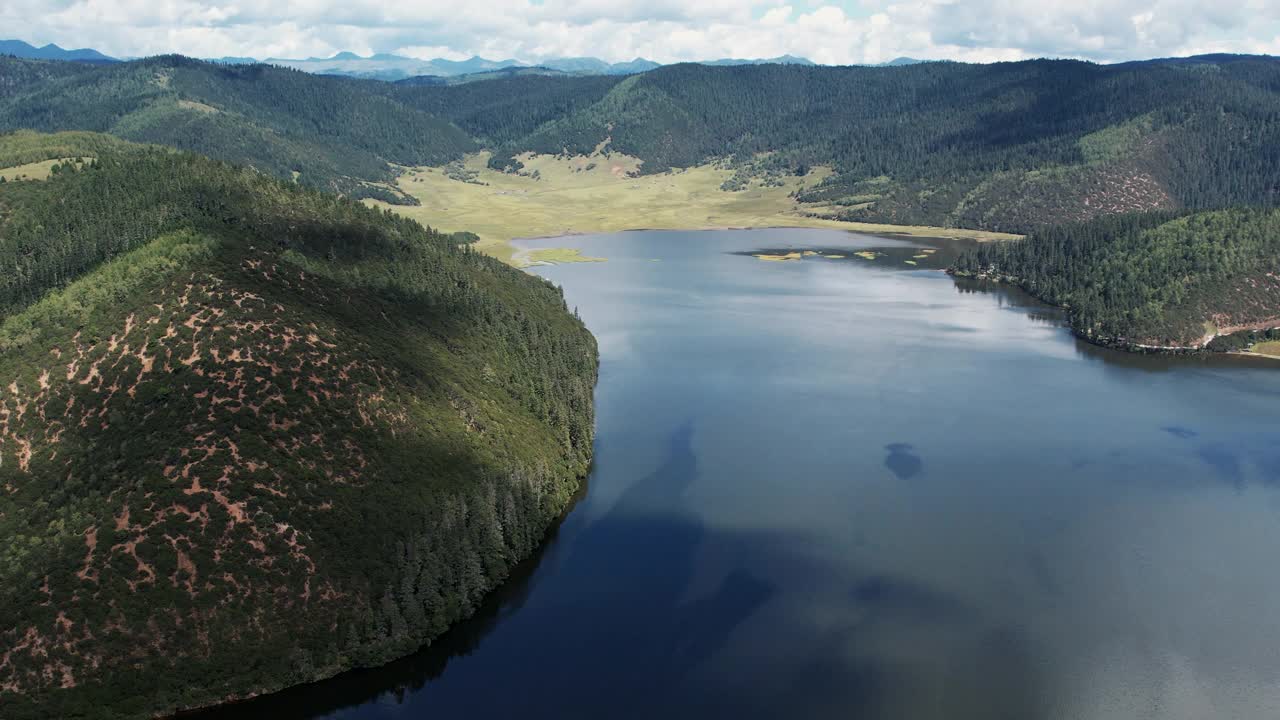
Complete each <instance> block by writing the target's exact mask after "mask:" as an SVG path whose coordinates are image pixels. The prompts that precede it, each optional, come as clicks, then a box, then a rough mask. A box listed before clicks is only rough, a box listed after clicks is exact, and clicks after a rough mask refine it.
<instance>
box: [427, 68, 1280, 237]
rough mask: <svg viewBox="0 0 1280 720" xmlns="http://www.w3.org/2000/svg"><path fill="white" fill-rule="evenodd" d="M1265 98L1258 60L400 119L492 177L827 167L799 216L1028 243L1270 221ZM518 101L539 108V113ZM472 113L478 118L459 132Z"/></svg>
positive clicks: (505, 92)
mask: <svg viewBox="0 0 1280 720" xmlns="http://www.w3.org/2000/svg"><path fill="white" fill-rule="evenodd" d="M1278 88H1280V62H1278V61H1276V60H1274V59H1272V58H1259V57H1214V58H1206V59H1205V60H1204V61H1202V62H1186V63H1161V62H1154V63H1131V64H1125V65H1112V66H1102V65H1093V64H1089V63H1082V62H1074V61H1048V60H1040V61H1032V62H1020V63H997V64H994V65H965V64H959V63H921V64H917V65H910V66H905V67H894V68H865V67H847V68H831V67H796V66H781V65H765V66H750V67H727V68H717V67H707V66H703V65H676V66H670V67H664V68H660V69H658V70H654V71H652V72H649V73H646V74H644V75H640V76H633V77H629V78H626V79H623V80H621V81H618V80H614V79H611V78H596V79H590V81H587V80H585V79H576V80H559V79H553V78H525V79H518V80H511V81H503V82H499V83H488V84H477V85H473V86H463V87H435V88H430V87H428V88H415V89H414V92H415V94H416V98H415V100H414V101H413V102H414V103H415V104H417V105H419V106H422V107H429V108H431V109H432V111H433V112H448V113H452V114H451V115H450V117H451V118H453V119H455V121H456V122H458V123H459V124H460V125H461V126H462V127H464V128H466V129H467V130H468V131H469V132H471V133H472V134H473V135H478V136H480V137H483V138H484V139H485V140H486V141H487V142H490V143H491V144H495V145H499V146H500V149H501V152H499V153H497V154H496V155H495V157H494V158H493V161H492V162H493V164H494V165H495V167H503V166H513V167H514V166H517V165H518V163H517V162H516V161H515V160H514V155H516V154H518V153H520V152H523V151H535V152H545V153H560V152H563V151H568V152H570V153H588V152H590V151H591V150H592V149H593V148H595V147H596V146H597V145H598V144H599V143H600V142H601V141H602V140H604V139H605V138H606V137H608V138H611V140H612V144H611V147H612V148H613V149H616V150H619V151H621V152H624V153H627V154H629V155H634V156H637V157H639V158H641V159H643V160H644V161H645V164H644V166H643V168H642V169H643V171H645V172H658V171H662V170H665V169H667V168H669V167H673V166H674V167H684V166H690V165H695V164H698V163H701V162H705V161H706V160H708V159H711V158H719V157H725V156H731V155H733V156H739V157H750V156H753V155H756V154H760V153H768V154H769V157H768V158H767V159H766V160H765V161H764V162H763V163H761V167H762V168H763V169H766V170H767V169H786V170H790V171H795V170H799V169H802V168H805V167H809V166H813V165H822V164H826V165H833V166H834V167H835V168H836V170H837V171H838V174H837V176H836V177H835V178H833V179H832V180H830V181H828V182H827V183H826V184H824V185H821V186H818V187H816V188H814V189H812V190H811V191H810V192H808V193H807V194H805V195H803V196H802V198H801V199H803V200H806V201H811V202H817V203H824V204H827V203H831V204H836V205H839V206H842V207H846V208H848V210H846V211H845V215H846V217H848V218H849V219H854V220H870V221H880V222H893V223H912V224H933V225H950V226H962V227H974V228H981V229H988V230H1009V231H1024V230H1027V229H1029V228H1032V227H1036V226H1038V225H1042V224H1045V223H1052V222H1061V221H1069V220H1085V219H1088V218H1090V217H1094V216H1096V215H1100V214H1114V213H1125V212H1135V211H1145V210H1152V209H1162V208H1213V207H1220V206H1224V205H1232V204H1256V205H1269V204H1272V203H1274V202H1275V199H1276V183H1275V177H1277V174H1278V173H1280V95H1277V93H1276V90H1277V89H1278ZM547 89H554V92H555V93H556V95H555V97H554V98H553V97H552V96H551V95H550V94H549V90H547ZM525 90H527V91H529V92H531V93H532V92H534V91H535V90H538V91H540V92H538V93H537V94H536V95H535V97H536V98H538V99H537V100H536V101H534V104H530V101H528V100H526V97H525V94H524V91H525ZM424 98H425V99H430V104H426V103H427V100H424ZM544 100H545V102H546V104H537V103H542V102H543V101H544ZM472 107H483V108H486V111H487V112H486V117H485V118H484V119H481V120H479V121H477V120H473V119H471V118H469V117H468V113H469V112H470V110H469V109H470V108H472ZM449 108H452V109H449ZM529 108H533V109H532V110H529ZM508 113H510V114H513V115H514V116H516V117H517V118H519V117H521V116H523V117H527V118H530V119H536V121H537V126H536V127H534V128H533V129H531V130H529V131H528V132H527V133H526V134H523V135H521V134H520V133H522V132H524V131H525V129H526V128H527V125H522V124H521V121H520V120H518V119H513V120H507V119H505V117H506V115H507V114H508ZM487 123H493V124H495V125H497V126H498V127H493V126H491V125H488V124H487ZM529 124H532V123H529Z"/></svg>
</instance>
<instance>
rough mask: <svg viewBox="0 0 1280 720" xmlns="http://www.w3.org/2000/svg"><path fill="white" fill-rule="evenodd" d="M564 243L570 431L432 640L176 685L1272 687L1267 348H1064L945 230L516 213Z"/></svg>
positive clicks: (954, 689)
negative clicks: (564, 472) (591, 439)
mask: <svg viewBox="0 0 1280 720" xmlns="http://www.w3.org/2000/svg"><path fill="white" fill-rule="evenodd" d="M564 246H570V247H574V248H579V249H581V250H582V252H583V254H584V255H589V256H599V257H604V258H607V262H603V263H581V264H569V265H557V266H544V267H538V268H536V272H538V273H539V274H541V275H543V276H545V277H547V278H549V279H550V280H552V281H554V282H556V283H558V284H561V285H563V287H564V290H565V296H566V298H567V299H568V302H569V304H570V306H571V307H576V308H577V310H578V312H579V313H580V314H581V316H582V317H583V319H584V320H585V321H586V323H587V325H588V326H589V327H590V328H591V330H592V331H593V332H594V333H595V334H596V336H597V337H598V338H599V341H600V350H601V374H600V383H599V386H598V389H597V392H596V396H597V404H598V406H597V414H598V436H597V442H596V462H595V467H594V469H593V472H592V473H591V476H590V478H589V481H588V484H587V487H586V489H585V490H584V492H583V493H582V494H581V497H580V499H579V500H578V502H577V504H576V505H575V507H574V508H573V509H572V511H571V512H570V513H569V514H568V515H567V516H566V518H565V519H564V521H563V523H562V524H561V525H560V526H559V528H558V529H556V531H555V532H554V534H553V536H552V537H551V538H550V539H549V541H548V543H547V545H546V547H545V548H544V550H543V551H542V552H541V553H540V555H539V556H538V557H537V558H534V559H532V560H531V561H530V562H529V563H526V564H525V565H524V566H522V568H521V569H520V572H518V573H517V575H516V577H515V578H513V579H512V581H511V582H510V583H508V584H507V585H506V586H505V587H504V588H503V589H502V590H501V591H500V592H499V593H498V594H497V595H496V596H495V597H494V598H493V600H492V601H491V602H490V603H489V604H488V605H487V606H486V608H485V609H484V611H483V612H482V613H481V614H480V615H479V616H478V617H476V618H475V619H473V620H471V621H469V622H467V623H465V624H464V625H462V626H461V627H459V628H457V629H456V630H454V631H452V632H451V633H449V634H448V635H447V636H446V637H445V638H443V639H442V640H441V641H440V642H439V643H437V645H436V646H435V647H432V648H429V649H427V650H424V651H423V652H421V653H419V654H418V655H416V656H414V657H411V658H407V659H405V660H402V661H400V662H397V663H393V664H391V665H389V666H387V667H384V668H378V669H375V670H368V671H360V672H355V673H348V674H346V675H343V676H341V677H339V678H336V679H334V680H332V681H329V682H325V683H319V684H315V685H310V686H306V687H303V688H297V689H294V690H291V691H287V692H285V693H281V694H279V695H276V696H270V697H267V698H263V699H261V700H259V701H255V702H250V703H246V704H243V705H237V706H233V707H230V708H227V709H224V710H222V711H219V712H215V713H207V714H205V716H207V717H215V716H218V715H219V714H221V715H222V716H225V717H237V718H240V717H255V716H256V717H264V718H265V717H271V718H322V717H323V718H343V719H347V720H355V719H359V720H373V719H381V718H464V717H465V718H620V717H625V718H650V717H661V718H686V717H687V718H714V717H731V716H732V717H738V718H781V717H796V718H845V719H848V718H885V719H890V718H892V719H894V720H912V719H915V718H921V719H934V718H937V719H939V720H942V719H946V720H968V719H974V720H978V719H981V720H992V719H995V718H1009V719H1011V720H1012V719H1017V720H1027V719H1029V718H1030V719H1034V718H1063V719H1076V718H1080V719H1093V718H1187V719H1191V718H1196V719H1199V718H1209V717H1223V718H1226V717H1236V718H1263V717H1276V716H1277V714H1278V713H1280V362H1272V361H1266V360H1253V359H1249V358H1242V357H1215V358H1171V357H1150V356H1135V355H1124V354H1120V353H1117V352H1114V351H1107V350H1102V349H1098V348H1094V347H1092V346H1089V345H1087V344H1084V343H1082V342H1080V341H1078V340H1076V339H1075V338H1073V337H1072V336H1071V335H1070V333H1069V332H1068V331H1067V329H1066V328H1065V326H1064V324H1063V321H1062V316H1061V314H1060V313H1059V312H1058V311H1056V310H1053V309H1051V308H1047V307H1045V306H1043V305H1041V304H1039V303H1037V302H1035V301H1034V300H1031V299H1030V298H1028V297H1026V296H1025V295H1023V294H1022V293H1020V292H1017V291H1013V290H1008V289H992V288H985V287H982V286H979V285H976V284H972V283H961V282H957V281H956V280H954V279H952V278H951V277H949V276H947V275H945V274H943V273H941V272H938V271H937V270H934V269H930V268H931V267H937V266H939V265H942V264H945V261H946V258H947V257H948V256H949V254H950V253H952V252H953V251H954V249H955V247H956V245H955V244H954V243H952V242H950V241H945V240H943V241H913V242H908V241H906V240H896V239H885V238H875V237H868V236H859V235H853V234H848V233H843V232H836V231H817V230H756V231H723V232H631V233H620V234H613V235H601V236H582V237H571V238H559V239H554V240H545V241H530V242H526V243H524V247H529V248H534V247H564ZM805 250H809V251H812V252H813V253H816V254H808V255H806V254H804V251H805ZM792 252H798V253H800V254H801V257H800V259H795V260H780V261H766V260H762V259H759V258H757V257H753V256H752V254H764V255H776V256H785V255H786V254H787V253H792ZM857 252H863V253H865V256H858V255H856V254H855V253H857ZM835 256H841V257H835ZM908 261H910V262H914V263H916V264H915V265H911V264H908Z"/></svg>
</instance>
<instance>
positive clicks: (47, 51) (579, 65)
mask: <svg viewBox="0 0 1280 720" xmlns="http://www.w3.org/2000/svg"><path fill="white" fill-rule="evenodd" d="M0 55H13V56H15V57H20V58H27V59H34V60H67V61H74V62H87V63H109V62H119V61H120V60H121V59H123V60H133V59H136V58H131V57H130V58H120V59H117V58H113V57H110V56H108V55H105V54H103V53H100V52H98V51H97V50H92V49H88V48H84V49H80V50H64V49H62V48H60V47H58V46H57V45H53V44H49V45H45V46H44V47H39V48H38V47H35V46H34V45H31V44H30V43H26V42H23V41H22V40H0ZM207 59H208V60H210V61H211V62H216V63H221V64H224V65H252V64H254V63H264V64H267V65H279V66H281V67H288V68H294V69H295V70H302V71H304V72H309V73H312V74H315V75H342V76H346V77H358V78H366V79H372V80H387V81H392V82H395V81H407V82H411V83H413V84H420V85H454V84H458V83H460V82H470V81H473V80H488V79H493V78H498V77H511V76H514V75H632V74H635V73H642V72H648V71H650V70H653V69H654V68H659V67H662V63H657V62H654V61H652V60H646V59H644V58H636V59H634V60H630V61H627V62H618V63H611V62H607V61H605V60H601V59H600V58H593V57H564V58H550V59H547V60H542V61H540V62H537V63H530V62H524V61H521V60H515V59H507V60H488V59H486V58H482V57H480V56H478V55H477V56H475V57H471V58H468V59H466V60H446V59H443V58H436V59H433V60H421V59H418V58H412V57H406V56H404V55H394V54H391V53H377V54H374V55H370V56H368V57H364V56H361V55H357V54H356V53H353V52H340V53H338V54H336V55H334V56H333V57H327V58H321V57H309V58H276V57H272V58H266V59H263V60H260V59H257V58H251V57H235V56H228V57H220V58H207ZM698 62H699V64H702V65H719V66H727V65H765V64H777V65H816V64H817V63H815V62H813V61H812V60H809V59H807V58H802V57H796V56H795V55H781V56H779V57H775V58H756V59H746V58H723V59H720V60H703V61H698ZM917 62H923V61H921V60H915V59H912V58H897V59H895V60H890V61H889V62H886V63H881V65H884V66H892V65H910V64H913V63H917Z"/></svg>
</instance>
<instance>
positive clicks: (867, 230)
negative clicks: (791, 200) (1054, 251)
mask: <svg viewBox="0 0 1280 720" xmlns="http://www.w3.org/2000/svg"><path fill="white" fill-rule="evenodd" d="M823 222H824V223H826V222H829V223H832V224H831V225H814V224H807V225H786V224H767V225H715V226H703V227H685V228H664V227H633V228H625V229H622V230H595V231H593V230H573V229H569V230H566V231H564V232H561V233H552V234H544V235H522V236H520V237H513V238H511V239H509V240H492V241H488V242H487V243H486V241H483V240H482V241H481V242H480V243H477V246H478V247H477V249H478V250H480V251H481V252H483V253H485V254H486V255H491V256H492V257H496V258H498V259H499V260H503V262H508V264H510V265H511V266H513V267H516V268H521V269H523V268H528V267H536V266H537V265H544V264H548V263H538V262H531V261H529V260H528V255H529V253H531V252H533V251H536V250H552V249H556V248H550V247H548V248H529V247H521V246H520V245H519V244H518V243H523V242H534V241H538V240H556V239H559V238H572V237H582V236H584V235H614V234H618V233H631V232H725V231H734V230H835V231H840V232H847V233H853V234H857V235H866V236H868V237H876V238H882V239H885V240H938V241H942V242H962V241H971V242H978V243H984V242H1008V241H1012V240H1021V239H1022V238H1023V237H1024V236H1022V235H1010V234H1007V233H994V232H989V231H986V230H965V229H961V228H943V227H931V226H927V225H875V224H871V223H850V222H845V221H843V220H825V221H823ZM873 228H875V229H873ZM884 228H895V229H893V230H889V229H884ZM995 236H999V237H995ZM494 247H497V248H503V247H505V248H509V249H510V251H511V252H510V254H509V255H508V256H507V257H509V261H508V260H504V259H503V255H501V254H495V253H491V252H489V250H490V249H491V248H494ZM551 264H554V263H551ZM939 269H941V268H939ZM942 270H943V272H945V269H942Z"/></svg>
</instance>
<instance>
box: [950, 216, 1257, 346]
mask: <svg viewBox="0 0 1280 720" xmlns="http://www.w3.org/2000/svg"><path fill="white" fill-rule="evenodd" d="M955 271H956V272H957V273H959V274H963V275H977V276H982V277H988V278H992V279H996V280H1000V281H1004V282H1012V283H1016V284H1018V285H1020V286H1022V287H1023V288H1025V289H1026V290H1027V291H1029V292H1031V293H1032V294H1033V295H1036V296H1037V297H1040V298H1042V299H1044V300H1046V301H1048V302H1051V303H1054V304H1057V305H1063V306H1065V307H1067V308H1069V309H1070V312H1071V321H1072V325H1073V327H1074V328H1075V330H1076V331H1077V332H1078V333H1080V334H1081V335H1083V336H1085V337H1087V338H1090V339H1093V340H1095V341H1098V342H1105V343H1117V344H1121V345H1128V346H1134V345H1148V346H1155V347H1200V346H1202V345H1204V344H1205V343H1206V342H1207V341H1208V340H1209V339H1211V338H1212V337H1213V336H1214V335H1217V334H1229V333H1232V332H1235V331H1239V330H1242V329H1251V328H1262V329H1269V328H1271V327H1280V211H1276V210H1261V209H1235V210H1225V211H1209V212H1199V213H1190V214H1177V213H1168V212H1159V213H1147V214H1139V215H1123V216H1113V217H1107V218H1101V219H1097V220H1093V221H1090V222H1086V223H1075V224H1068V225H1063V226H1057V227H1051V228H1045V229H1042V230H1040V231H1037V232H1036V233H1034V234H1033V235H1031V236H1030V237H1028V238H1027V239H1025V240H1022V241H1018V242H1008V243H992V244H987V245H981V246H979V247H977V248H975V249H973V250H970V251H969V252H967V253H965V254H964V255H962V256H961V257H960V258H959V259H958V260H957V261H956V264H955ZM1221 347H1222V343H1219V344H1218V345H1216V346H1215V348H1221Z"/></svg>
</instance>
